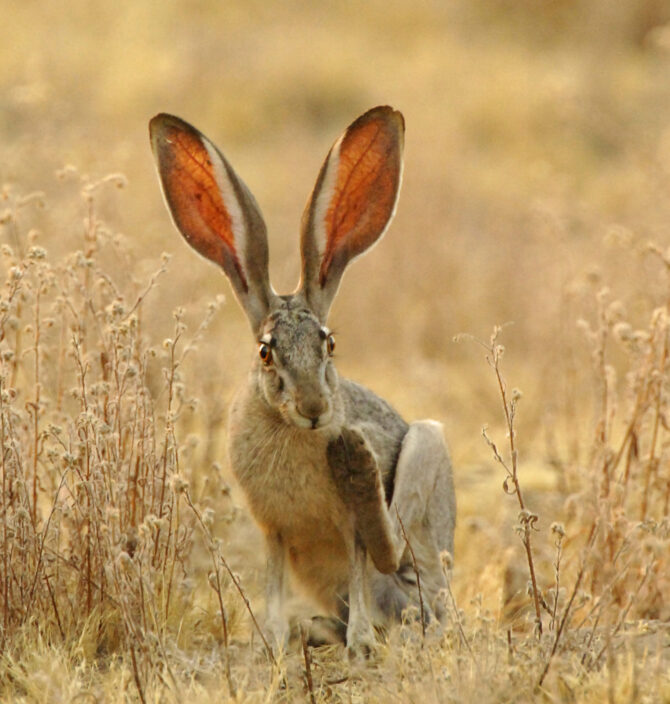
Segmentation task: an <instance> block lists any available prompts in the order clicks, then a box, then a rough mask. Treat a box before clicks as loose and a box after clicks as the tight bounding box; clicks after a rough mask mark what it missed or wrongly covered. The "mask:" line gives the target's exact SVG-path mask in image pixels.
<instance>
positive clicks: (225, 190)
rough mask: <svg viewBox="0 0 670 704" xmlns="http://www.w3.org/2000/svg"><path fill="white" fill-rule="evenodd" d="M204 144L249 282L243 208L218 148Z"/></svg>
mask: <svg viewBox="0 0 670 704" xmlns="http://www.w3.org/2000/svg"><path fill="white" fill-rule="evenodd" d="M203 144H204V146H205V149H206V150H207V154H208V155H209V158H210V160H211V162H212V166H213V168H214V178H215V179H216V185H217V186H218V187H219V192H220V193H221V198H222V199H223V204H224V205H225V206H226V210H227V211H228V215H229V216H230V224H231V229H232V234H233V247H234V249H235V255H236V256H237V259H238V261H239V263H240V266H241V267H242V269H243V271H244V275H245V277H246V278H247V280H248V278H249V275H248V272H247V270H246V249H247V232H246V227H245V221H244V215H243V214H242V207H241V205H240V203H239V201H238V200H237V195H236V193H235V187H234V186H233V184H232V182H231V180H230V178H229V176H228V171H227V169H226V165H225V164H224V163H223V161H222V160H221V157H220V156H219V153H218V152H217V150H216V147H214V145H213V144H211V143H210V142H208V141H207V140H204V141H203Z"/></svg>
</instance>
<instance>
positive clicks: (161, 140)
mask: <svg viewBox="0 0 670 704" xmlns="http://www.w3.org/2000/svg"><path fill="white" fill-rule="evenodd" d="M149 133H150V136H151V147H152V150H153V153H154V157H155V159H156V164H157V167H158V174H159V177H160V182H161V186H162V189H163V195H164V196H165V201H166V203H167V206H168V210H169V211H170V213H171V214H172V219H173V220H174V223H175V225H176V226H177V228H178V229H179V231H180V232H181V233H182V235H183V236H184V238H185V239H186V241H187V242H188V243H189V244H190V245H191V246H192V247H193V248H194V249H196V250H197V251H198V252H199V253H200V254H202V255H203V256H205V257H207V259H209V260H210V261H213V262H215V263H216V264H218V265H219V266H221V267H222V268H223V270H224V272H225V273H226V275H227V276H228V278H229V279H230V282H231V284H232V286H233V289H234V291H235V294H236V296H237V298H238V300H239V301H240V303H241V305H242V307H243V308H244V310H245V312H246V314H247V316H248V318H249V321H250V322H251V327H252V328H253V330H254V332H258V329H259V328H260V324H261V322H262V321H263V319H264V318H265V316H266V315H267V313H268V310H269V308H270V301H271V299H272V298H273V297H274V293H273V292H272V288H271V286H270V280H269V275H268V244H267V234H266V228H265V223H264V221H263V217H262V216H261V213H260V210H259V209H258V205H257V204H256V201H255V199H254V197H253V196H252V195H251V193H250V192H249V190H248V189H247V187H246V186H245V185H244V183H243V182H242V180H241V179H240V178H239V177H238V176H237V175H236V174H235V172H234V171H233V169H232V168H231V166H230V165H229V164H228V162H227V161H226V159H225V158H224V156H223V154H221V152H219V150H218V149H217V148H216V147H215V146H214V144H212V142H210V141H209V140H208V139H207V138H206V137H205V136H204V135H203V134H201V133H200V132H199V131H198V130H196V129H195V127H192V126H191V125H189V124H188V123H187V122H184V121H183V120H181V119H180V118H178V117H174V116H173V115H167V114H164V113H162V114H160V115H156V117H154V118H153V119H152V120H151V122H150V123H149Z"/></svg>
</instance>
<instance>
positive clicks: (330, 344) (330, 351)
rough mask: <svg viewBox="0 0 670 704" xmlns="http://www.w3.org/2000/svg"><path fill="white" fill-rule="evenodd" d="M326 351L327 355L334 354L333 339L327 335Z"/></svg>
mask: <svg viewBox="0 0 670 704" xmlns="http://www.w3.org/2000/svg"><path fill="white" fill-rule="evenodd" d="M326 349H327V350H328V354H329V355H332V354H333V352H335V338H334V337H333V336H332V335H328V337H327V338H326Z"/></svg>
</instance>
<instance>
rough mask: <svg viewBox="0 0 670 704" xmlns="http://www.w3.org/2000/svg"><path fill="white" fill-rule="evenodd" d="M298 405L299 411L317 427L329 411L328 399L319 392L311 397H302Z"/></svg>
mask: <svg viewBox="0 0 670 704" xmlns="http://www.w3.org/2000/svg"><path fill="white" fill-rule="evenodd" d="M297 407H298V413H300V415H301V416H303V417H304V418H307V419H308V420H309V421H311V423H312V428H316V427H317V425H318V424H319V420H320V419H321V417H322V416H323V415H324V414H325V413H327V412H328V401H327V400H326V399H325V398H324V397H323V396H322V395H321V394H319V395H318V396H315V397H312V398H309V399H304V400H303V399H301V400H300V402H299V403H298V404H297Z"/></svg>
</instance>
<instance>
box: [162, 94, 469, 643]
mask: <svg viewBox="0 0 670 704" xmlns="http://www.w3.org/2000/svg"><path fill="white" fill-rule="evenodd" d="M150 133H151V144H152V148H153V152H154V156H155V158H156V162H157V165H158V173H159V176H160V181H161V184H162V189H163V194H164V196H165V200H166V202H167V206H168V208H169V210H170V212H171V214H172V217H173V219H174V222H175V224H176V226H177V228H178V229H179V230H180V231H181V233H182V235H183V236H184V237H185V238H186V240H187V242H188V243H189V244H190V245H191V246H192V247H194V248H195V249H196V250H197V251H198V252H199V253H200V254H202V255H204V256H205V257H207V258H208V259H210V260H211V261H213V262H215V263H217V264H219V265H220V266H221V267H222V268H223V270H224V272H225V273H226V275H227V276H228V278H229V279H230V282H231V284H232V287H233V289H234V291H235V294H236V296H237V298H238V300H239V302H240V304H241V306H242V308H243V309H244V311H245V313H246V315H247V317H248V318H249V321H250V323H251V329H252V332H253V334H254V336H255V340H256V343H257V353H256V357H255V359H254V362H253V365H252V368H251V371H250V374H249V377H248V380H247V382H246V384H245V385H244V386H243V387H242V388H241V390H240V391H239V393H238V394H237V396H236V398H235V400H234V402H233V405H232V407H231V410H230V427H229V433H230V460H231V464H232V468H233V471H234V473H235V475H236V477H237V479H238V480H239V482H240V485H241V486H242V488H243V490H244V492H245V493H246V496H247V499H248V502H249V506H250V508H251V511H252V513H253V515H254V518H255V519H256V521H257V523H258V525H259V526H260V528H261V530H262V532H263V534H264V537H265V542H266V547H267V616H266V626H267V628H268V629H269V631H270V633H271V636H272V638H273V641H274V646H275V647H277V648H280V649H281V648H282V647H284V645H285V644H286V641H287V638H288V622H287V617H286V615H285V612H284V606H283V602H284V593H285V575H286V569H285V566H286V563H287V562H288V564H289V565H290V566H291V568H292V572H293V574H294V575H295V577H297V579H298V582H299V583H300V584H302V586H303V587H304V588H305V589H306V590H307V591H308V592H309V593H310V594H311V595H312V596H313V597H314V598H315V599H316V600H317V601H318V602H320V603H321V605H322V606H323V607H325V608H326V609H327V610H328V612H330V613H331V614H332V615H335V616H338V617H339V618H340V619H342V622H343V623H346V624H347V625H346V643H347V647H348V649H349V652H350V654H354V655H356V654H366V653H368V652H369V650H370V649H371V648H372V647H373V645H374V642H375V636H374V630H373V624H375V625H376V624H382V623H384V622H388V621H392V620H394V619H398V618H399V617H400V613H401V612H402V610H403V609H404V608H405V607H406V606H407V605H408V604H410V603H417V598H418V597H417V589H416V584H415V580H416V578H415V571H414V569H413V567H412V556H411V553H410V551H409V550H408V547H407V542H409V544H410V545H411V547H412V550H413V552H414V555H415V558H416V561H417V564H418V572H419V575H420V578H421V586H422V594H423V597H424V601H425V602H426V604H427V605H428V604H431V603H432V604H433V605H434V607H435V610H436V612H437V611H438V610H439V600H437V599H436V597H437V594H438V592H439V590H440V589H441V588H443V587H444V586H445V581H444V580H445V578H444V571H443V567H442V565H441V561H440V552H441V551H443V550H447V551H449V552H452V553H453V536H454V524H455V518H456V501H455V496H454V488H453V479H452V471H451V463H450V460H449V456H448V453H447V449H446V446H445V443H444V439H443V435H442V428H441V426H440V425H439V424H438V423H436V422H434V421H430V420H427V421H419V422H415V423H411V424H407V423H406V422H405V421H404V420H403V419H402V418H401V417H400V415H398V413H397V412H396V411H395V410H394V409H393V408H391V407H390V406H389V404H388V403H386V402H385V401H384V400H383V399H381V398H379V397H378V396H376V395H375V394H374V393H372V392H371V391H368V390H367V389H365V388H363V387H362V386H359V385H358V384H355V383H354V382H352V381H349V380H347V379H340V378H338V375H337V372H336V371H335V366H334V364H333V351H334V347H335V340H334V338H333V335H332V333H331V331H330V330H329V329H328V327H327V318H328V311H329V308H330V305H331V302H332V300H333V297H334V296H335V293H336V291H337V288H338V285H339V283H340V279H341V277H342V274H343V272H344V269H345V267H346V266H347V264H348V263H349V262H350V261H351V260H352V259H354V258H355V257H356V256H358V255H359V254H361V253H362V252H364V251H365V250H366V249H367V248H368V247H370V246H371V245H373V244H374V243H375V242H376V241H377V240H378V239H379V238H380V237H381V236H382V234H383V233H384V231H385V230H386V228H387V226H388V224H389V222H390V220H391V218H392V216H393V213H394V210H395V205H396V201H397V197H398V191H399V188H400V181H401V172H402V147H403V138H404V120H403V117H402V115H401V114H400V113H399V112H396V111H395V110H393V109H392V108H390V107H387V106H382V107H376V108H373V109H372V110H369V111H368V112H366V113H365V114H364V115H361V116H360V117H359V118H358V119H357V120H355V121H354V122H353V123H352V124H351V125H350V126H349V127H348V128H347V130H346V131H345V132H344V134H343V135H342V136H341V137H340V138H339V139H338V140H337V141H336V142H335V144H334V145H333V147H332V149H331V150H330V152H329V153H328V156H327V158H326V160H325V162H324V164H323V166H322V168H321V171H320V173H319V176H318V178H317V181H316V186H315V187H314V191H313V192H312V195H311V197H310V199H309V201H308V203H307V207H306V209H305V212H304V215H303V218H302V227H301V239H300V251H301V255H302V274H301V280H300V283H299V285H298V288H297V289H296V291H295V293H292V294H289V295H277V294H276V293H275V291H274V290H273V288H272V287H271V285H270V281H269V275H268V245H267V237H266V228H265V224H264V222H263V218H262V216H261V213H260V210H259V208H258V205H257V204H256V201H255V199H254V197H253V196H252V195H251V193H250V192H249V190H248V189H247V187H246V186H245V185H244V183H243V182H242V180H241V179H240V178H239V177H238V176H237V174H236V173H235V172H234V171H233V169H232V168H231V166H230V165H229V164H228V162H227V161H226V159H225V157H224V156H223V155H222V154H221V152H219V151H218V149H217V148H216V147H215V146H214V144H212V142H210V141H209V140H208V139H207V138H206V137H205V136H204V135H203V134H201V133H200V132H198V131H197V130H196V129H195V128H193V127H192V126H191V125H189V124H188V123H186V122H184V121H183V120H181V119H179V118H178V117H173V116H171V115H167V114H160V115H157V116H156V117H154V118H153V120H152V121H151V123H150ZM398 516H400V520H401V521H402V526H401V524H400V522H399V520H398ZM403 527H404V529H405V533H406V534H407V536H408V541H406V540H405V538H404V536H403V531H402V528H403ZM368 556H369V557H370V558H371V561H369V560H368ZM370 597H371V598H370ZM427 608H428V606H427ZM437 615H438V616H439V613H438V614H437Z"/></svg>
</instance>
